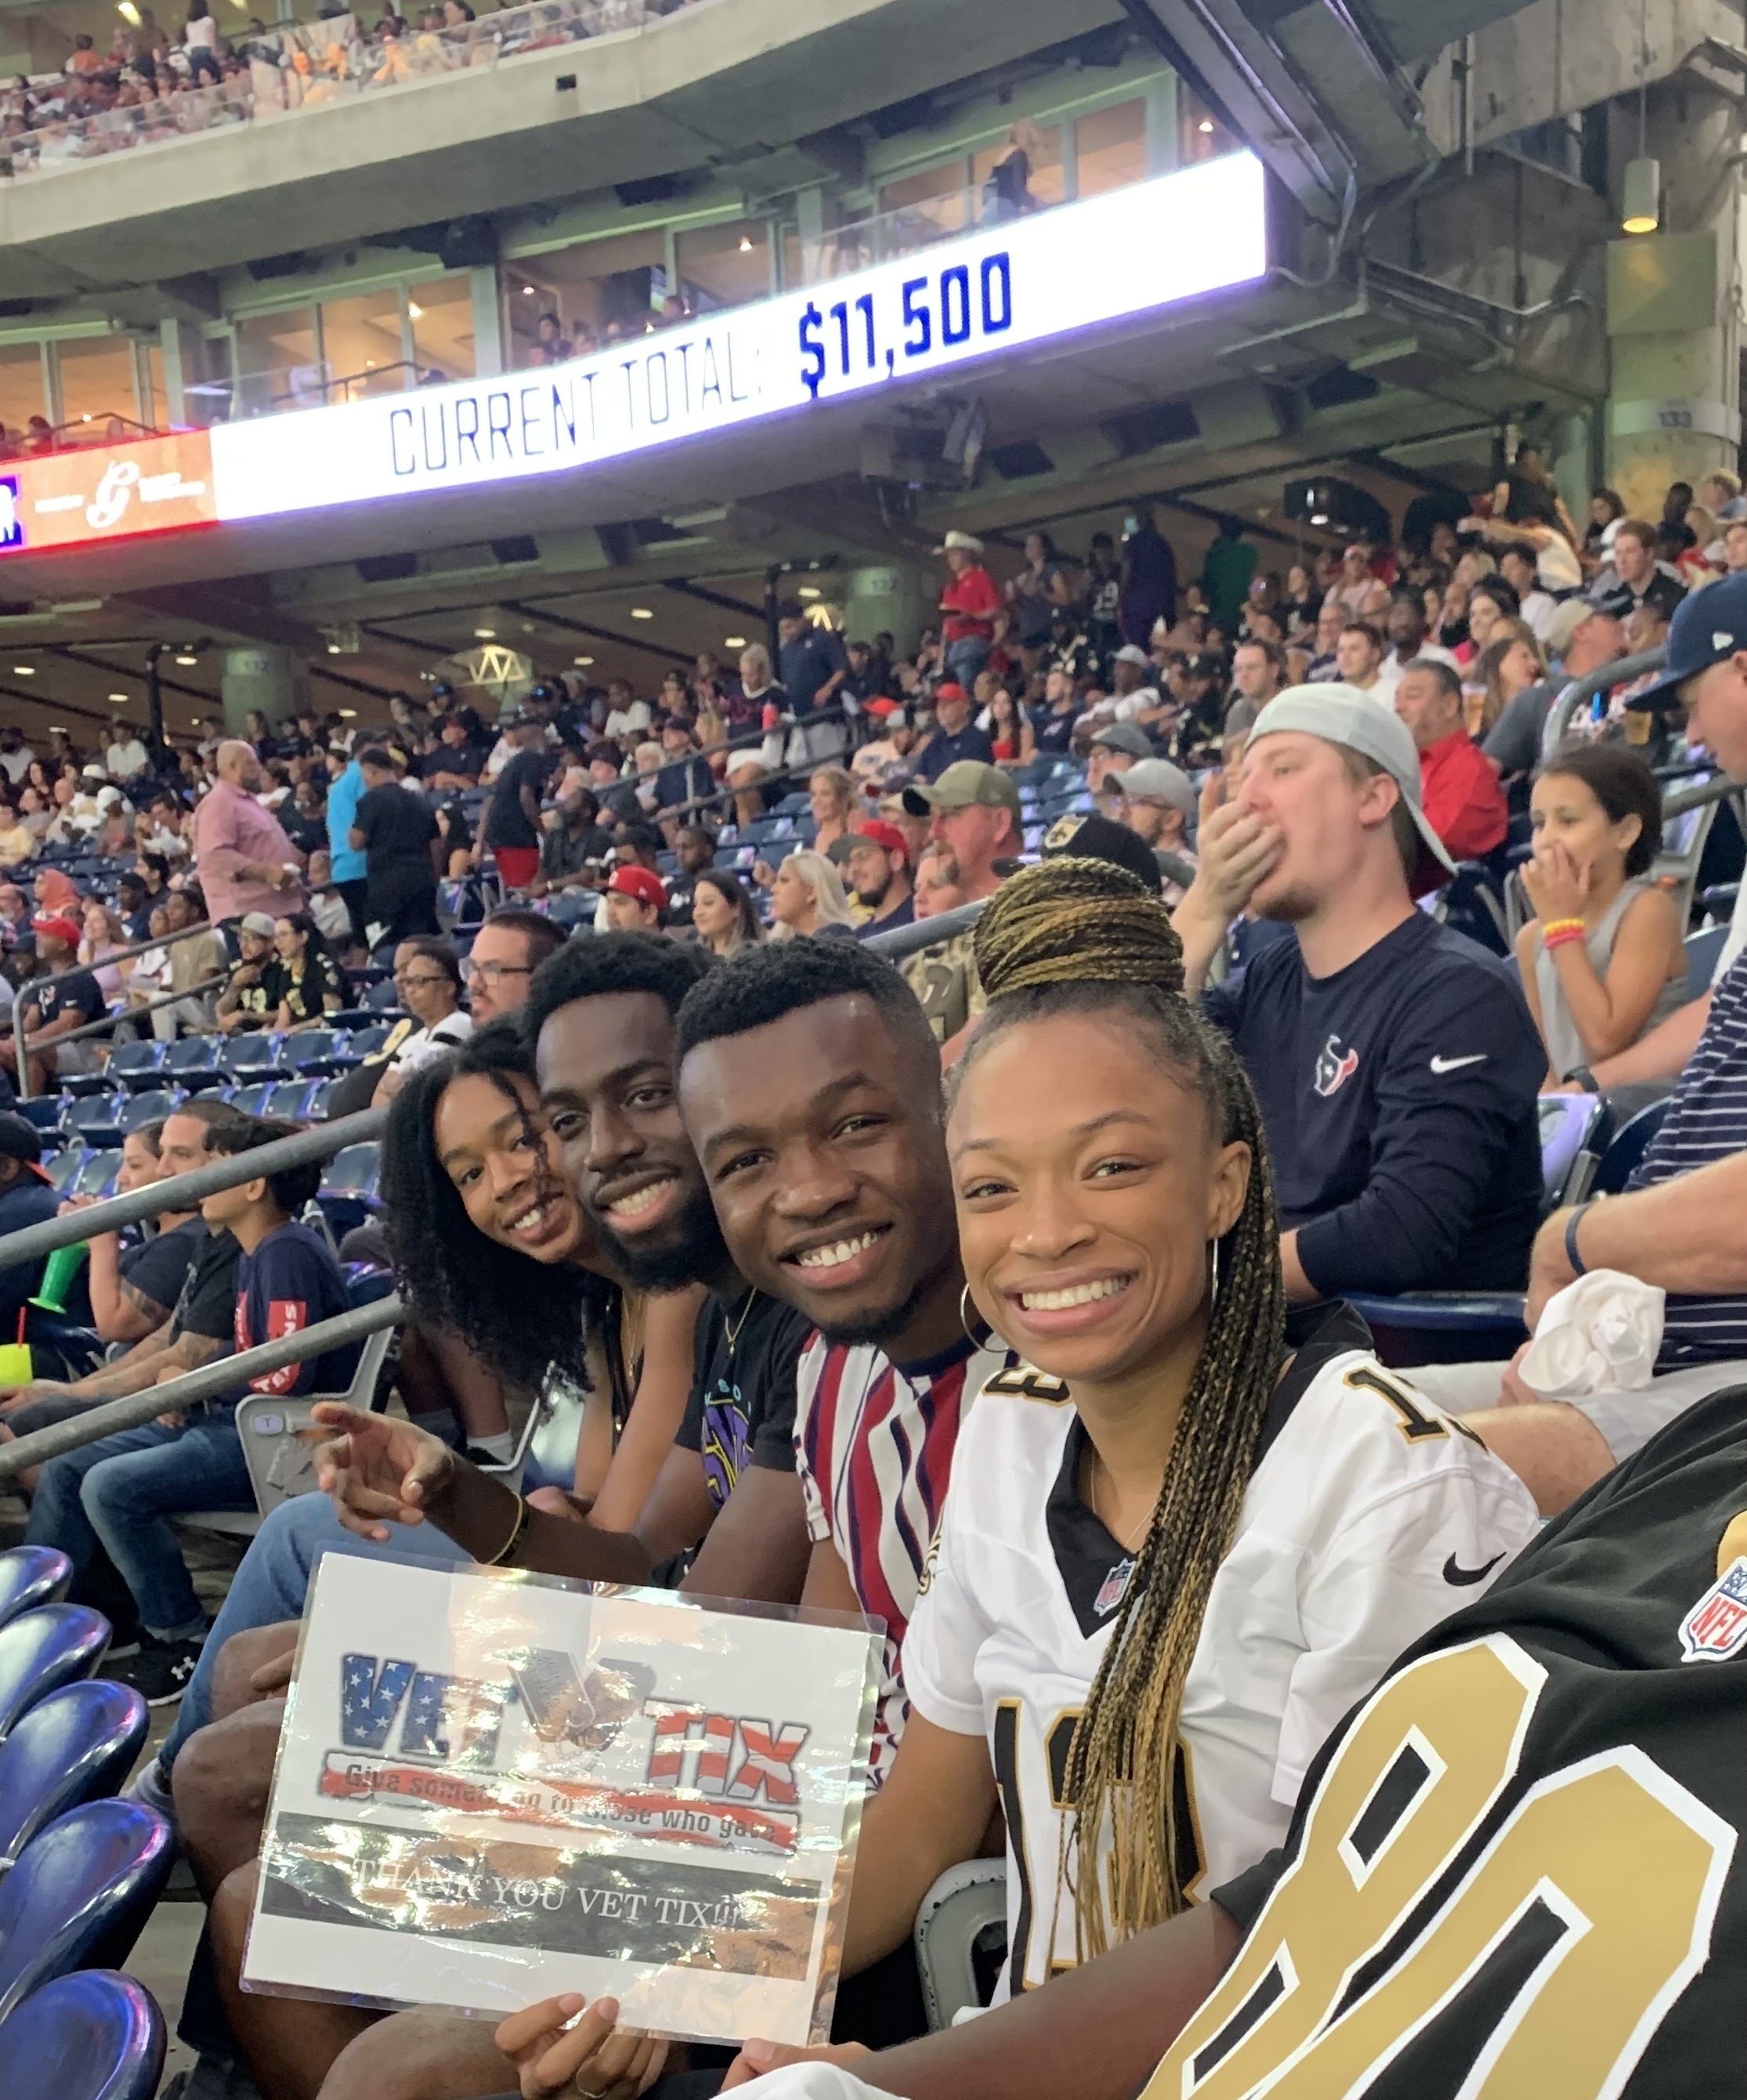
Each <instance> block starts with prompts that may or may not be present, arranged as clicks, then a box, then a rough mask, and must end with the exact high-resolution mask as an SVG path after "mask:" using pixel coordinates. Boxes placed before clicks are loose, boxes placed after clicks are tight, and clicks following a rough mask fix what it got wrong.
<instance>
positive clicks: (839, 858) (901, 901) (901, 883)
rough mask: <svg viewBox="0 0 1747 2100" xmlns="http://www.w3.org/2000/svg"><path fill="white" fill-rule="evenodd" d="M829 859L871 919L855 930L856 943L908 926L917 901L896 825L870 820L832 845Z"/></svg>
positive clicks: (905, 849) (905, 848)
mask: <svg viewBox="0 0 1747 2100" xmlns="http://www.w3.org/2000/svg"><path fill="white" fill-rule="evenodd" d="M831 858H832V860H834V861H835V862H836V864H837V866H838V867H840V868H841V869H842V870H843V878H844V881H845V885H846V886H847V887H848V889H849V891H850V892H851V893H852V894H853V895H854V898H855V901H856V902H857V903H858V904H861V905H864V906H866V907H867V910H868V911H870V912H871V914H872V916H871V918H868V919H864V920H862V923H861V924H860V925H859V926H858V927H857V928H856V929H855V933H856V937H857V939H858V940H862V941H865V940H866V939H867V937H868V935H869V934H870V933H891V932H893V930H894V929H896V928H898V927H899V926H908V925H910V924H912V923H913V922H914V920H915V915H916V901H915V896H914V894H913V893H911V887H910V854H909V849H907V847H906V845H905V844H904V835H903V833H902V832H901V831H899V830H898V827H897V825H896V824H888V823H885V821H884V820H883V819H882V818H878V817H869V818H867V819H866V820H865V821H864V822H863V823H859V824H858V825H857V826H856V827H855V829H854V831H853V832H847V833H845V836H843V837H842V838H840V839H838V840H836V841H835V843H834V844H833V845H832V849H831Z"/></svg>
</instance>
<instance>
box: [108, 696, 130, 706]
mask: <svg viewBox="0 0 1747 2100" xmlns="http://www.w3.org/2000/svg"><path fill="white" fill-rule="evenodd" d="M127 698H128V696H127V695H126V693H112V694H111V695H109V703H110V705H111V706H112V707H117V708H125V707H126V705H127Z"/></svg>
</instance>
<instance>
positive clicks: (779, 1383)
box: [673, 1295, 813, 1509]
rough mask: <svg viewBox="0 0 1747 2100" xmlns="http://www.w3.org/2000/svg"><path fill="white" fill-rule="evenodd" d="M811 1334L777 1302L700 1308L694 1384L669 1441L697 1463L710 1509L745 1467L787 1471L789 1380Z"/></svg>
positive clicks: (761, 1299) (791, 1417)
mask: <svg viewBox="0 0 1747 2100" xmlns="http://www.w3.org/2000/svg"><path fill="white" fill-rule="evenodd" d="M730 1329H731V1330H733V1339H731V1340H730ZM812 1331H813V1323H812V1321H810V1320H809V1319H808V1318H807V1317H805V1314H804V1313H801V1312H796V1310H795V1308H793V1306H792V1305H785V1304H783V1302H782V1300H781V1299H779V1298H766V1297H765V1296H763V1295H758V1296H757V1297H755V1298H754V1299H753V1300H752V1304H750V1305H748V1304H747V1302H746V1299H745V1297H744V1296H743V1295H742V1296H741V1297H739V1298H736V1299H735V1301H734V1303H733V1304H731V1305H725V1304H723V1303H722V1301H721V1299H719V1298H717V1297H714V1296H711V1297H709V1298H707V1299H705V1300H704V1309H703V1311H702V1312H699V1315H698V1326H697V1332H696V1335H695V1340H694V1343H693V1352H692V1361H693V1362H694V1363H695V1365H697V1366H698V1372H697V1379H696V1383H695V1384H694V1385H693V1387H692V1388H691V1397H690V1399H689V1400H688V1401H686V1414H685V1419H684V1420H683V1421H682V1423H680V1425H679V1428H678V1430H677V1432H676V1433H675V1435H674V1438H673V1441H674V1442H675V1443H676V1444H677V1445H681V1446H682V1447H683V1448H684V1449H686V1450H687V1451H696V1452H698V1453H699V1454H700V1455H701V1456H702V1458H703V1460H704V1478H705V1481H706V1484H707V1485H708V1489H709V1494H710V1500H711V1501H712V1502H713V1503H714V1504H715V1505H716V1507H717V1509H720V1508H721V1506H722V1504H723V1503H724V1502H726V1501H727V1499H728V1498H729V1496H730V1495H731V1494H732V1493H734V1485H735V1481H736V1480H739V1477H740V1474H741V1472H742V1471H743V1469H744V1468H745V1467H746V1466H748V1464H751V1465H754V1466H763V1467H766V1468H767V1469H768V1470H769V1471H771V1472H774V1473H789V1472H792V1471H794V1467H795V1378H796V1370H797V1369H798V1367H799V1365H800V1361H801V1351H802V1349H803V1348H805V1346H806V1341H807V1337H808V1335H810V1334H811V1333H812Z"/></svg>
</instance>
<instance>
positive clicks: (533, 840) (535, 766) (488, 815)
mask: <svg viewBox="0 0 1747 2100" xmlns="http://www.w3.org/2000/svg"><path fill="white" fill-rule="evenodd" d="M551 763H552V761H551V760H550V758H549V757H548V756H547V754H546V753H545V752H543V751H518V752H517V753H516V755H515V756H514V758H512V759H511V760H510V762H509V764H508V765H505V768H504V770H503V771H502V772H501V773H500V774H498V776H497V785H496V787H494V788H493V789H492V799H491V801H490V802H489V803H488V804H487V805H486V811H485V843H486V844H487V845H488V846H522V847H523V848H526V847H528V846H537V845H539V844H540V833H539V832H538V831H537V830H536V827H534V825H533V824H532V823H531V822H530V821H529V818H528V814H527V810H524V809H523V807H522V790H523V788H524V787H526V788H527V791H528V792H529V793H530V794H531V795H532V796H533V798H534V801H535V802H536V804H537V803H538V802H539V801H540V790H541V788H542V787H544V786H545V779H546V769H547V768H548V766H549V765H551Z"/></svg>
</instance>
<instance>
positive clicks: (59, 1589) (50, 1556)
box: [0, 1546, 73, 1626]
mask: <svg viewBox="0 0 1747 2100" xmlns="http://www.w3.org/2000/svg"><path fill="white" fill-rule="evenodd" d="M72 1586H73V1563H72V1562H71V1561H70V1560H68V1558H67V1556H66V1555H65V1554H64V1553H62V1552H60V1551H59V1550H58V1549H57V1548H55V1546H8V1547H7V1550H6V1551H5V1552H4V1553H0V1626H4V1625H5V1624H6V1623H7V1621H8V1620H9V1619H15V1618H16V1617H18V1616H19V1614H20V1612H33V1611H35V1610H36V1608H37V1606H38V1605H39V1604H59V1603H60V1600H61V1599H62V1598H63V1597H64V1596H65V1595H66V1594H67V1592H68V1590H69V1589H71V1588H72Z"/></svg>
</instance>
